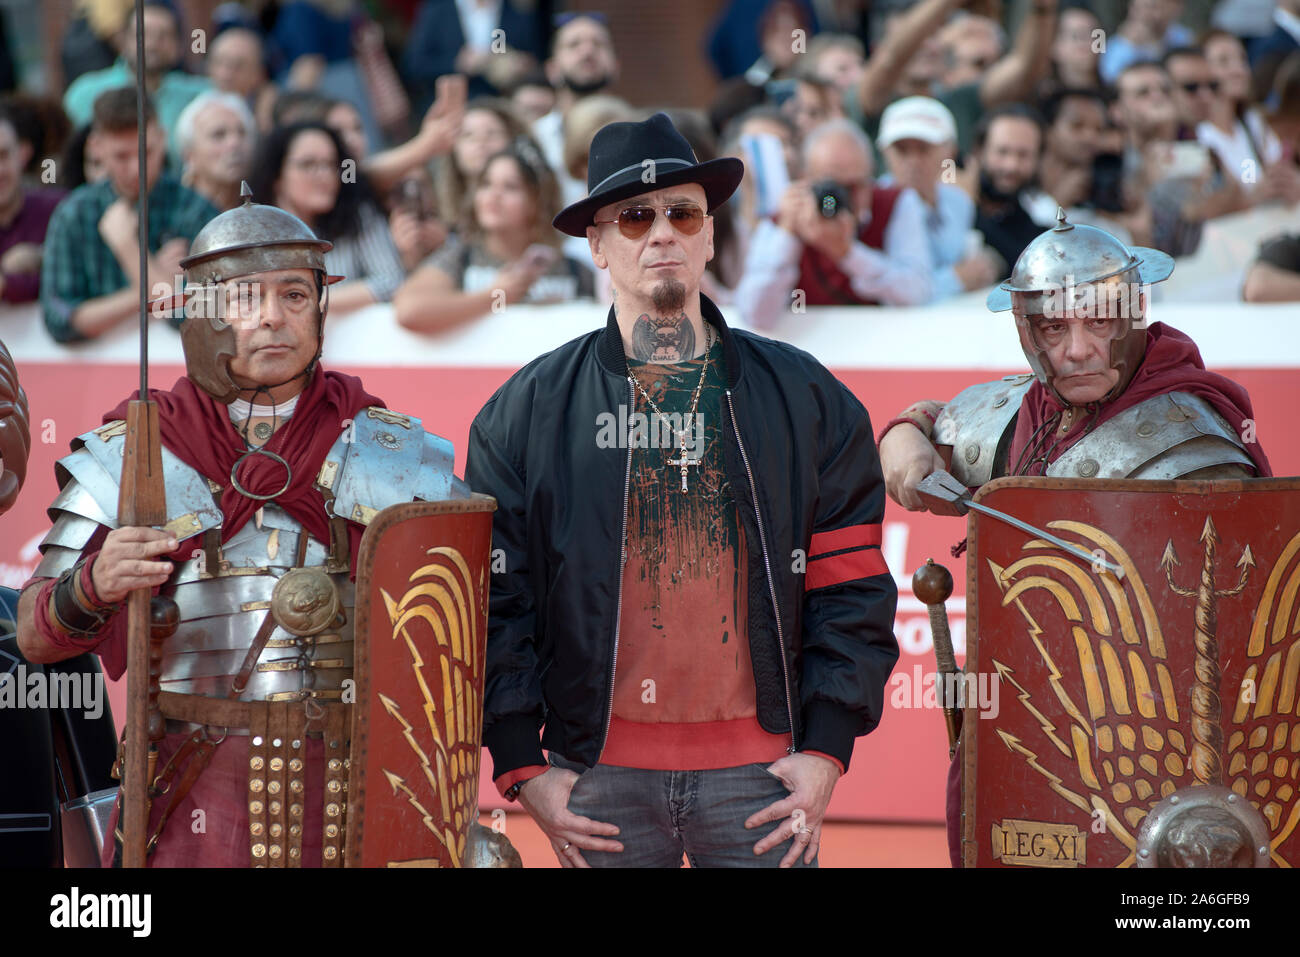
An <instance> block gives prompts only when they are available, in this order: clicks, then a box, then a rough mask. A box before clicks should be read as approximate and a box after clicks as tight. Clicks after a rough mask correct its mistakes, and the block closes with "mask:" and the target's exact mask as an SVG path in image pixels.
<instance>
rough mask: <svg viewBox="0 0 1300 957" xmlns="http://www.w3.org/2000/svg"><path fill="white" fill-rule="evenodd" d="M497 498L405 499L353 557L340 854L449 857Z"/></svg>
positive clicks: (476, 707) (472, 726) (469, 764)
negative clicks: (350, 699) (348, 741)
mask: <svg viewBox="0 0 1300 957" xmlns="http://www.w3.org/2000/svg"><path fill="white" fill-rule="evenodd" d="M495 508H496V500H495V499H493V498H491V497H489V496H486V495H475V496H474V498H472V499H468V500H458V501H445V502H411V503H407V504H403V505H394V506H392V507H390V508H386V509H384V510H383V511H382V512H380V513H379V514H378V515H377V516H375V518H374V520H373V521H372V522H371V523H370V526H369V528H367V529H366V534H365V538H364V539H363V540H362V545H361V555H360V559H359V561H358V566H357V605H356V607H357V620H356V664H355V675H356V682H357V687H356V703H355V708H354V709H353V723H352V752H351V769H350V772H349V778H348V813H347V818H348V834H347V857H346V862H347V864H348V865H349V866H359V867H404V866H405V867H460V866H463V865H464V863H465V860H466V848H467V841H468V835H469V828H470V825H471V824H473V823H474V822H475V821H476V820H477V815H478V782H479V758H480V754H481V742H482V738H483V728H482V720H483V658H484V654H485V651H486V644H487V598H488V577H489V575H488V564H489V558H490V552H491V548H492V512H493V510H494V509H495Z"/></svg>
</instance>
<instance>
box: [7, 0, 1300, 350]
mask: <svg viewBox="0 0 1300 957" xmlns="http://www.w3.org/2000/svg"><path fill="white" fill-rule="evenodd" d="M557 6H560V4H555V3H537V2H531V0H530V2H527V3H524V2H518V0H421V2H414V0H405V2H396V0H393V2H387V3H385V2H372V3H368V4H365V5H363V4H362V3H360V2H359V0H288V2H285V0H281V2H278V3H276V2H269V3H268V2H248V3H242V4H241V3H223V4H221V5H220V6H218V7H217V8H216V11H215V13H214V14H213V20H212V22H211V23H209V24H204V25H198V27H199V29H197V30H195V29H194V27H195V25H192V24H187V23H184V22H183V19H182V14H181V12H180V10H179V8H178V7H177V6H176V5H175V3H173V2H168V0H148V2H146V4H145V6H144V10H143V33H144V49H145V66H144V81H145V86H146V89H147V90H148V93H149V103H148V105H147V107H146V110H145V126H146V130H145V132H146V140H147V144H148V150H147V160H146V169H145V170H144V171H143V172H142V171H141V170H139V169H138V164H137V132H138V120H137V113H136V100H135V94H134V86H135V82H136V69H137V62H136V46H135V42H136V41H135V36H136V34H135V28H136V24H135V14H134V10H133V5H132V3H131V2H130V0H80V2H79V3H78V5H77V9H78V16H77V18H76V19H75V20H74V21H73V22H72V23H71V24H69V26H68V29H67V31H66V34H65V36H64V39H63V49H62V51H61V53H62V57H61V62H62V64H63V68H64V80H65V86H64V88H63V90H62V93H61V95H60V96H57V97H40V96H36V95H33V94H31V93H30V92H24V91H22V90H16V91H14V92H11V93H9V94H6V95H5V96H4V97H2V98H0V300H3V301H4V302H5V303H18V302H30V301H32V300H36V299H38V298H39V301H40V305H41V309H42V314H43V317H44V321H45V324H46V326H47V328H48V330H49V332H50V334H51V335H52V336H53V337H54V338H55V339H56V340H58V341H60V342H74V341H78V340H83V339H90V338H94V337H95V336H98V335H100V334H102V333H103V332H105V331H107V330H109V329H111V328H113V327H114V326H117V325H119V324H121V323H123V322H125V321H126V320H128V319H129V318H130V317H131V316H133V315H134V312H135V309H136V308H137V306H136V303H137V301H138V289H139V286H140V284H141V283H147V284H148V288H149V289H150V291H151V292H154V291H156V288H155V287H158V286H159V285H160V284H161V285H162V286H166V284H168V283H171V282H172V281H173V277H175V275H176V274H177V273H178V272H179V268H178V265H177V264H178V262H179V259H180V258H182V257H183V256H184V255H185V253H186V252H187V250H188V244H189V242H190V241H191V240H192V239H193V237H194V235H195V233H197V231H198V230H199V229H200V228H202V226H203V224H204V223H205V222H206V221H207V220H208V219H209V218H210V217H211V216H213V215H215V214H216V212H217V211H219V210H223V209H228V208H231V207H232V206H234V205H236V204H238V203H239V202H241V190H240V184H241V182H244V181H247V182H248V183H249V184H250V186H251V188H252V193H253V198H254V200H255V201H257V202H263V203H273V204H276V205H278V206H280V207H282V208H284V209H286V210H289V211H290V212H292V213H294V214H295V215H297V216H298V217H300V218H301V219H302V220H303V221H304V222H306V223H307V224H308V225H309V226H311V227H312V228H313V229H314V230H315V231H316V232H317V233H318V234H320V235H321V236H322V237H323V238H325V239H328V240H329V241H330V242H332V243H333V244H334V248H333V250H332V251H331V252H330V253H329V255H328V257H327V263H328V266H329V269H330V271H331V272H332V273H336V274H339V275H343V276H346V281H345V282H343V283H340V284H338V285H336V286H333V287H332V288H331V291H330V306H331V310H332V313H333V314H336V315H343V314H346V313H348V312H351V311H354V310H357V309H360V308H363V307H365V306H368V305H370V304H372V303H382V302H391V303H393V305H394V307H395V311H396V315H397V318H398V321H399V322H401V324H402V325H404V326H406V327H407V328H410V329H413V330H417V331H421V332H429V333H435V332H438V331H440V330H444V329H448V328H451V327H453V326H456V325H459V324H463V323H467V322H471V321H475V320H479V319H481V318H483V317H485V316H488V315H490V314H491V313H493V312H495V311H499V310H500V308H502V307H503V306H504V305H508V304H511V303H516V302H528V303H553V302H566V301H570V300H573V299H578V298H594V299H596V300H597V301H600V300H602V299H604V300H606V301H607V300H608V288H607V286H606V285H605V284H604V283H603V282H602V281H601V280H602V276H601V274H599V273H598V271H597V270H595V269H594V267H593V265H592V263H591V258H590V255H589V254H588V250H587V244H586V242H585V241H584V240H583V239H581V238H576V239H575V238H572V237H564V236H562V235H560V234H559V233H558V232H556V231H555V230H554V229H553V228H552V227H551V226H550V220H551V217H552V216H554V214H555V212H556V211H557V210H558V209H560V208H562V207H563V206H565V205H567V204H569V203H572V202H574V201H576V200H578V199H580V198H581V197H583V196H584V195H585V194H586V190H587V183H586V164H587V151H588V148H589V144H590V142H591V138H592V136H593V135H594V133H595V131H596V130H598V129H599V128H600V127H602V126H604V125H605V124H607V123H610V122H615V121H620V120H633V119H641V118H643V117H645V116H646V115H648V114H649V113H650V112H653V111H656V110H665V111H667V112H668V113H669V114H670V116H671V117H672V119H673V121H674V123H675V124H676V125H677V127H678V128H679V129H680V130H681V131H682V132H683V134H684V135H685V136H686V137H687V138H688V140H689V141H690V142H691V144H692V146H693V147H694V148H695V150H696V152H697V154H698V155H699V157H700V159H702V160H703V159H708V158H711V157H715V156H719V155H732V156H739V157H741V158H742V159H743V160H744V162H745V165H746V176H745V180H744V182H743V183H742V186H741V189H740V190H739V191H738V192H737V194H736V195H735V196H734V197H733V199H732V200H731V201H730V202H729V203H727V204H726V205H725V206H724V207H722V208H720V209H717V210H714V211H713V218H714V233H715V256H714V259H713V261H712V262H711V263H710V266H709V274H708V276H707V277H706V284H705V290H706V292H707V293H708V295H710V296H711V297H712V298H714V299H715V300H716V301H718V302H719V303H720V304H723V305H728V306H731V307H732V308H733V310H734V311H735V313H736V314H737V315H738V317H739V319H740V320H741V321H742V322H744V323H746V324H749V325H751V326H753V327H756V328H759V329H763V328H769V327H771V326H772V325H774V324H775V323H776V321H777V320H778V318H779V317H780V315H781V314H783V313H785V312H788V311H790V310H792V309H794V310H796V311H797V310H798V309H800V308H803V307H805V306H816V305H830V304H835V305H852V304H858V305H873V304H885V305H891V306H912V305H923V304H927V303H933V302H938V301H942V300H944V299H946V298H948V297H951V296H955V295H959V294H961V293H963V292H968V291H974V290H979V289H983V288H986V287H988V286H990V285H992V284H993V283H995V282H998V281H1000V280H1001V279H1003V278H1005V277H1006V276H1007V275H1008V274H1009V271H1010V267H1011V265H1012V264H1013V263H1014V261H1015V259H1016V258H1017V257H1018V256H1019V254H1020V252H1021V250H1023V249H1024V247H1025V245H1027V244H1028V242H1029V241H1030V240H1031V239H1033V237H1034V236H1036V235H1037V234H1038V233H1039V232H1041V231H1042V230H1043V229H1045V228H1049V227H1051V226H1052V225H1054V224H1055V222H1056V220H1057V209H1058V207H1060V208H1062V209H1064V210H1065V212H1066V215H1067V216H1068V217H1069V219H1070V220H1071V221H1072V222H1082V223H1092V224H1095V225H1099V226H1102V227H1103V228H1105V229H1108V230H1110V231H1112V232H1114V233H1115V234H1116V235H1118V236H1119V237H1120V238H1121V239H1123V240H1124V241H1126V242H1129V243H1132V244H1134V245H1150V246H1155V247H1157V248H1159V249H1162V250H1164V251H1166V252H1168V253H1170V254H1171V255H1174V256H1176V257H1177V256H1188V255H1191V254H1193V253H1194V252H1195V251H1196V250H1197V248H1198V246H1199V244H1200V242H1201V235H1202V232H1203V228H1204V225H1205V223H1206V222H1208V221H1210V220H1213V219H1215V218H1217V217H1220V216H1225V215H1228V214H1231V213H1235V212H1240V211H1243V210H1248V209H1251V208H1254V207H1259V206H1275V207H1282V208H1291V209H1294V208H1296V205H1297V203H1300V166H1298V165H1297V157H1298V155H1300V0H1277V2H1276V4H1272V3H1269V4H1267V6H1269V10H1268V11H1267V13H1268V16H1267V17H1264V16H1262V15H1261V13H1260V11H1259V9H1258V8H1259V7H1260V4H1259V3H1257V2H1254V0H1250V2H1248V0H1221V2H1218V3H1213V4H1209V5H1207V4H1205V3H1204V2H1202V3H1201V4H1200V5H1199V6H1197V7H1196V8H1195V9H1185V8H1184V3H1183V0H1128V2H1123V0H1119V2H1114V0H1096V2H1095V3H1093V4H1092V5H1090V4H1089V3H1087V2H1084V0H1014V2H1010V0H1009V2H1007V3H1006V4H1005V5H1004V4H1003V3H1002V2H1001V0H911V2H908V0H889V2H873V3H867V2H865V0H836V2H821V0H730V2H729V3H727V4H726V5H725V8H724V9H723V10H722V12H721V14H720V16H719V17H718V20H717V27H716V29H715V30H714V31H713V33H712V34H711V35H710V36H707V37H700V38H699V42H698V47H699V50H700V53H701V56H704V57H707V58H708V59H709V60H710V61H711V62H712V65H713V67H714V69H715V71H716V73H717V76H718V84H717V87H716V92H715V95H714V96H713V98H712V101H711V102H710V103H708V104H707V105H705V106H704V107H703V108H698V107H696V106H693V107H690V108H687V107H683V106H681V105H679V104H674V103H665V102H658V101H657V100H656V91H655V90H654V89H628V88H626V86H627V85H626V84H624V85H623V87H622V88H620V90H619V92H621V93H623V94H625V96H626V99H624V98H620V97H618V96H614V95H612V91H613V90H614V88H615V87H616V86H618V85H619V79H620V75H621V69H620V59H619V55H618V49H617V40H618V39H619V38H618V37H616V36H615V35H614V34H613V33H612V32H611V28H610V24H609V23H608V22H607V21H606V18H605V17H604V16H603V15H601V14H599V13H593V12H569V13H564V12H560V13H554V11H553V8H554V7H557ZM1189 6H1190V4H1189ZM375 11H378V12H375ZM376 17H378V20H377V19H376ZM195 36H201V39H202V41H203V42H201V43H199V42H197V41H194V40H193V38H194V37H195ZM629 39H630V38H629ZM3 52H4V51H0V53H3ZM0 59H6V57H0ZM10 73H11V74H12V71H10ZM633 102H635V103H636V104H637V105H636V106H633V105H632V103H633ZM141 189H143V190H145V191H147V193H148V197H149V223H148V236H149V256H148V260H147V265H146V274H145V275H141V267H140V260H139V252H138V249H137V247H136V243H137V239H136V236H137V226H136V220H135V216H136V213H135V209H136V207H135V205H134V204H135V201H136V197H137V195H138V193H139V191H140V190H141ZM1297 249H1300V236H1297V235H1295V234H1292V235H1285V236H1279V237H1275V238H1273V239H1271V240H1269V241H1268V242H1266V243H1265V244H1264V246H1263V247H1262V248H1261V250H1260V254H1259V257H1258V260H1257V261H1256V262H1254V263H1253V264H1252V265H1251V267H1250V268H1249V269H1248V270H1247V273H1246V278H1245V282H1244V285H1243V289H1242V295H1243V298H1245V299H1247V300H1251V301H1279V300H1297V299H1300V288H1298V287H1300V256H1298V254H1297Z"/></svg>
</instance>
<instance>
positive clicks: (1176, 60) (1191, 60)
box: [1160, 47, 1219, 142]
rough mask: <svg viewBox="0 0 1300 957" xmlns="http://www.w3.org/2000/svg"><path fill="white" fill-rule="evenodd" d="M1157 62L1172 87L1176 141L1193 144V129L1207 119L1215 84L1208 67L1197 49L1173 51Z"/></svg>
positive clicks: (1215, 91) (1189, 48)
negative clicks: (1162, 68)
mask: <svg viewBox="0 0 1300 957" xmlns="http://www.w3.org/2000/svg"><path fill="white" fill-rule="evenodd" d="M1160 62H1161V64H1162V65H1163V66H1164V68H1165V72H1166V73H1168V74H1169V80H1170V82H1171V83H1172V89H1173V94H1174V107H1175V109H1176V110H1177V111H1178V133H1177V138H1178V141H1179V142H1183V141H1186V140H1192V141H1194V140H1195V139H1196V128H1197V127H1198V126H1199V125H1200V124H1202V123H1204V122H1206V121H1207V120H1208V119H1209V118H1210V108H1211V107H1212V106H1213V105H1214V97H1215V96H1216V95H1217V94H1218V92H1219V81H1218V80H1216V79H1214V77H1213V75H1212V74H1211V73H1210V64H1209V63H1208V62H1206V59H1205V54H1204V53H1202V52H1201V50H1200V49H1199V48H1197V47H1174V48H1173V49H1172V50H1170V51H1168V52H1167V53H1166V54H1165V55H1164V58H1163V59H1162V60H1161V61H1160Z"/></svg>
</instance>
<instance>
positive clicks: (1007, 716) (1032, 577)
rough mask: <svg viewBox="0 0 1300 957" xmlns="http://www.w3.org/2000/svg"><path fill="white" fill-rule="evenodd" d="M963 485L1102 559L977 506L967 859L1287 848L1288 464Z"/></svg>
mask: <svg viewBox="0 0 1300 957" xmlns="http://www.w3.org/2000/svg"><path fill="white" fill-rule="evenodd" d="M976 501H978V502H980V503H982V504H984V505H987V506H989V507H991V508H995V509H998V510H1000V511H1003V512H1006V513H1009V514H1011V515H1014V516H1015V517H1017V518H1019V519H1022V520H1023V521H1026V522H1028V523H1030V524H1032V525H1034V526H1036V527H1037V528H1040V529H1044V530H1046V531H1049V532H1052V533H1054V534H1055V535H1057V536H1059V537H1061V538H1064V539H1066V540H1068V541H1070V542H1073V543H1075V544H1077V545H1078V546H1079V547H1080V548H1082V549H1084V550H1085V551H1087V552H1089V553H1091V554H1092V555H1093V556H1094V557H1095V558H1096V559H1097V560H1098V561H1094V562H1092V563H1089V562H1086V561H1083V560H1082V559H1081V558H1078V557H1075V556H1073V555H1071V554H1069V553H1068V552H1066V551H1065V550H1064V549H1061V548H1059V547H1058V546H1056V545H1053V544H1051V543H1049V542H1047V541H1045V540H1043V539H1041V538H1039V537H1037V536H1035V535H1033V534H1029V533H1026V532H1023V531H1021V530H1019V529H1016V528H1014V527H1012V526H1010V525H1008V524H1006V523H1005V522H1002V521H999V520H998V519H996V518H993V517H991V516H988V515H984V514H981V513H978V512H975V511H972V512H971V513H970V517H969V522H970V525H969V549H970V558H969V563H968V566H967V573H968V592H967V596H968V597H967V621H968V637H967V664H966V671H967V674H968V675H970V674H976V675H981V674H983V675H988V676H990V677H991V678H996V680H995V681H993V682H991V684H992V685H993V686H995V687H996V688H997V690H998V694H997V695H996V696H994V697H995V700H994V701H991V702H990V701H971V700H967V701H966V702H965V710H964V730H963V737H964V741H965V745H964V746H965V750H964V754H963V760H964V765H963V775H964V781H963V816H964V829H963V830H964V838H963V841H964V843H963V856H964V860H965V864H966V866H967V867H973V866H979V867H990V866H993V867H997V866H1012V867H1015V866H1031V867H1085V866H1086V867H1130V866H1232V865H1237V866H1260V865H1269V864H1271V865H1273V866H1278V867H1289V866H1293V865H1296V864H1300V827H1297V824H1298V822H1300V803H1298V802H1297V790H1298V789H1300V779H1298V778H1300V693H1298V689H1297V676H1298V675H1300V616H1298V615H1297V612H1298V611H1300V604H1298V603H1297V591H1300V479H1257V480H1248V481H1247V480H1243V481H1222V482H1193V481H1179V482H1166V481H1159V482H1139V481H1127V480H1126V481H1096V480H1093V481H1086V480H1063V479H1050V478H1006V479H999V480H997V481H994V482H991V483H989V484H987V485H985V486H984V487H983V488H982V489H981V490H980V493H979V494H978V496H977V497H976ZM1103 561H1104V562H1111V563H1115V564H1117V565H1119V566H1120V567H1121V568H1122V569H1123V571H1124V574H1123V575H1122V576H1119V575H1116V574H1115V573H1113V572H1111V571H1109V570H1107V569H1106V568H1105V567H1104V566H1102V565H1101V564H1100V562H1103Z"/></svg>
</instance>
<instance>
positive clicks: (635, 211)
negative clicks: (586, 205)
mask: <svg viewBox="0 0 1300 957" xmlns="http://www.w3.org/2000/svg"><path fill="white" fill-rule="evenodd" d="M659 210H663V213H664V218H665V219H667V220H668V222H669V223H671V224H672V227H673V229H675V230H677V231H678V232H679V233H681V234H682V235H683V236H694V235H695V234H696V233H698V232H699V231H700V227H701V226H703V225H704V210H703V209H701V208H700V207H699V206H696V205H695V204H694V203H674V204H673V205H671V206H628V207H626V208H624V209H620V210H619V211H618V218H616V219H603V220H602V219H597V220H593V225H595V226H608V225H609V224H610V223H617V224H618V231H619V232H620V233H622V234H623V235H624V236H626V237H627V238H628V239H640V238H641V237H642V236H644V235H645V234H646V233H648V232H650V227H651V226H653V225H654V224H655V216H656V215H657V214H658V211H659Z"/></svg>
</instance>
